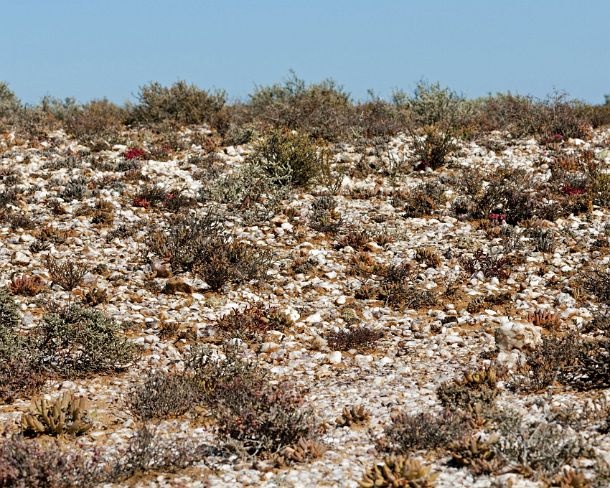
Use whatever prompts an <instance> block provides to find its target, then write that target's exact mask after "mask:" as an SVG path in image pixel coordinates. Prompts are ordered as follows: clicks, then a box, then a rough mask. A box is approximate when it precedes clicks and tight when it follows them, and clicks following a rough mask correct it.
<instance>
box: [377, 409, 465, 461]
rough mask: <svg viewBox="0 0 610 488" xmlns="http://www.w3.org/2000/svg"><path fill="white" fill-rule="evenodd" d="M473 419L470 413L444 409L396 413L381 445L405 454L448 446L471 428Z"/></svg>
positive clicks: (386, 449)
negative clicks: (437, 413)
mask: <svg viewBox="0 0 610 488" xmlns="http://www.w3.org/2000/svg"><path fill="white" fill-rule="evenodd" d="M470 423H471V418H470V417H469V416H467V415H464V414H462V413H459V412H454V411H450V410H444V411H443V412H442V413H441V414H440V415H432V414H429V413H425V412H424V413H417V414H410V413H406V412H404V411H401V412H398V413H394V414H393V415H392V423H391V424H390V425H388V426H387V427H386V428H385V429H384V437H383V438H382V439H380V440H379V441H378V447H379V448H380V449H382V450H384V451H390V452H394V453H401V454H407V453H411V452H414V451H419V450H425V451H427V450H430V449H439V448H446V447H447V445H448V444H449V443H451V442H453V441H455V440H456V439H459V438H460V437H461V436H462V435H464V433H465V432H468V431H470V430H471V428H472V427H471V425H470Z"/></svg>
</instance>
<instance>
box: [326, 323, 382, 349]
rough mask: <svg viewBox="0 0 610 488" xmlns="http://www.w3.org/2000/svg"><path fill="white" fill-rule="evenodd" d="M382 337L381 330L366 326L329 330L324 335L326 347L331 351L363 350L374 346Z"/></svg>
mask: <svg viewBox="0 0 610 488" xmlns="http://www.w3.org/2000/svg"><path fill="white" fill-rule="evenodd" d="M382 337H383V332H381V331H379V330H373V329H370V328H368V327H354V328H348V329H343V330H338V331H333V332H330V333H328V334H327V335H326V340H327V342H328V347H330V348H331V349H332V350H333V351H349V350H350V349H356V350H358V351H365V350H368V349H371V348H373V347H374V345H375V342H377V341H378V340H379V339H381V338H382Z"/></svg>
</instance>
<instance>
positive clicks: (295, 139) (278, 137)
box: [248, 130, 330, 186]
mask: <svg viewBox="0 0 610 488" xmlns="http://www.w3.org/2000/svg"><path fill="white" fill-rule="evenodd" d="M248 163H250V164H253V165H254V166H257V167H260V168H262V169H263V171H264V172H265V173H266V174H267V175H268V176H269V177H270V178H271V180H272V181H273V183H274V184H276V185H290V186H307V185H308V184H309V183H310V182H311V181H312V180H313V179H314V178H316V177H318V176H320V175H321V174H323V173H325V172H328V168H329V164H330V163H329V156H328V154H327V152H326V151H325V150H323V149H320V148H319V147H318V146H317V145H316V144H315V143H314V142H313V140H312V139H311V138H310V137H309V136H307V135H304V134H298V133H292V132H290V131H286V130H274V131H272V132H271V133H269V134H268V135H267V136H266V137H264V138H263V140H262V141H260V142H259V143H258V144H257V145H256V147H255V148H254V151H253V152H252V154H250V155H249V156H248Z"/></svg>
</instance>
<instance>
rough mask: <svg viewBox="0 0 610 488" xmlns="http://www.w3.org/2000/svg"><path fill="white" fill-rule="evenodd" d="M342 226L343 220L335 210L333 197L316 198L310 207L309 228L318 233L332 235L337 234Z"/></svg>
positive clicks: (335, 205)
mask: <svg viewBox="0 0 610 488" xmlns="http://www.w3.org/2000/svg"><path fill="white" fill-rule="evenodd" d="M342 225H343V218H342V217H341V213H340V212H339V211H338V210H337V202H336V200H335V199H334V197H332V196H329V195H325V196H321V197H317V198H316V200H314V202H313V205H312V206H311V215H310V216H309V226H310V227H311V228H312V229H314V230H317V231H318V232H326V233H329V234H332V233H335V232H338V231H339V229H340V228H341V226H342Z"/></svg>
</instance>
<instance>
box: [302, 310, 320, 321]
mask: <svg viewBox="0 0 610 488" xmlns="http://www.w3.org/2000/svg"><path fill="white" fill-rule="evenodd" d="M305 322H307V323H309V324H317V323H319V322H322V315H321V314H320V312H316V313H314V314H312V315H310V316H309V317H307V318H306V319H305Z"/></svg>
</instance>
